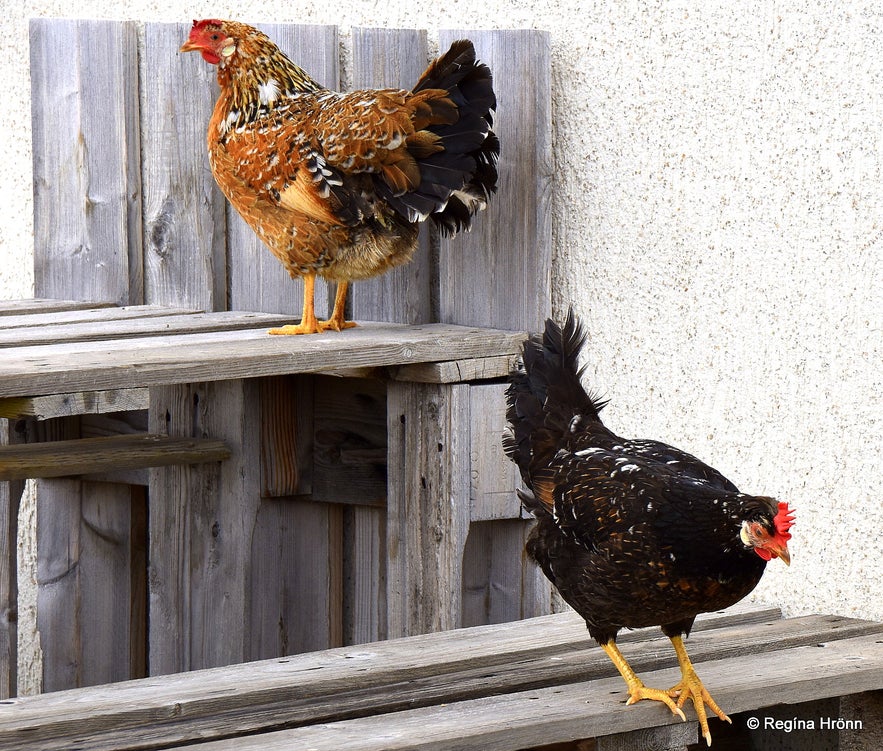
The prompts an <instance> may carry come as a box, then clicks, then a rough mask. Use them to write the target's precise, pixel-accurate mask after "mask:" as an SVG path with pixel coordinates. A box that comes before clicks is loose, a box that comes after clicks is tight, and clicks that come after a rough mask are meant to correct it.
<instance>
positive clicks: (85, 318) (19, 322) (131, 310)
mask: <svg viewBox="0 0 883 751" xmlns="http://www.w3.org/2000/svg"><path fill="white" fill-rule="evenodd" d="M198 312H200V311H197V310H194V309H187V308H169V307H167V306H163V305H122V306H104V307H89V308H80V309H78V310H73V311H69V312H68V311H65V312H63V313H59V312H58V311H46V312H43V311H34V312H29V313H22V314H18V315H6V316H4V317H3V319H2V320H0V331H2V332H4V333H6V330H7V329H14V328H23V327H40V328H47V329H48V330H47V333H46V337H45V340H46V341H51V340H52V338H53V336H54V334H55V333H56V331H57V327H60V326H67V325H70V324H74V323H92V322H96V323H97V322H101V321H131V320H132V319H134V318H151V317H155V316H170V315H186V314H188V313H198Z"/></svg>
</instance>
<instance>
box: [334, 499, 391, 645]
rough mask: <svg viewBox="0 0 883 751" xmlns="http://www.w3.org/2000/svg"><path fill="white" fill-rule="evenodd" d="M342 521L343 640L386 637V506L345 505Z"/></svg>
mask: <svg viewBox="0 0 883 751" xmlns="http://www.w3.org/2000/svg"><path fill="white" fill-rule="evenodd" d="M343 514H344V516H343V523H344V527H343V529H344V544H343V550H344V559H343V565H344V581H343V587H344V588H343V626H344V635H343V636H344V643H345V644H364V643H365V642H373V641H379V640H380V639H385V638H386V633H387V629H386V609H387V608H386V509H385V508H383V509H381V508H371V507H367V506H347V507H346V508H344V510H343Z"/></svg>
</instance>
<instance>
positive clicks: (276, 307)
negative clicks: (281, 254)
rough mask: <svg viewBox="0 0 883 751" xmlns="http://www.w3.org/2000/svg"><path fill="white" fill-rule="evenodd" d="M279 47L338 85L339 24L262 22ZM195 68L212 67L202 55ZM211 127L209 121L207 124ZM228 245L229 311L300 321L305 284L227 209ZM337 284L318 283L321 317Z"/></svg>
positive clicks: (319, 78) (324, 82) (318, 78)
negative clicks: (287, 269) (269, 314)
mask: <svg viewBox="0 0 883 751" xmlns="http://www.w3.org/2000/svg"><path fill="white" fill-rule="evenodd" d="M255 25H256V26H257V27H258V28H259V29H261V31H263V32H264V33H265V34H267V35H268V36H269V37H270V38H271V39H272V40H273V41H274V42H275V43H276V44H277V46H278V47H279V48H280V49H281V50H282V51H283V52H285V53H286V54H287V55H288V56H289V57H290V58H291V59H292V60H293V61H294V62H295V63H296V64H297V65H299V66H300V67H302V68H303V69H304V70H306V71H307V73H309V74H310V76H311V77H312V78H314V79H315V80H316V81H318V82H319V83H320V84H322V85H323V86H327V87H328V88H331V89H337V88H338V85H339V78H340V72H339V63H338V51H339V48H338V32H337V27H336V26H318V25H308V24H281V23H263V22H262V23H257V24H255ZM190 57H193V58H194V60H193V62H194V64H199V65H201V66H202V67H209V66H207V65H206V64H205V63H204V62H203V61H202V60H200V59H199V57H198V56H197V55H191V56H190ZM202 125H203V127H207V126H208V118H207V117H206V118H205V121H204V122H203V123H202ZM226 210H227V227H228V230H227V231H228V237H227V246H228V253H229V266H230V273H229V276H230V309H231V310H259V311H265V312H268V313H285V314H287V316H288V321H287V322H288V323H291V322H292V321H294V320H295V319H298V318H300V312H301V308H302V305H303V284H302V283H301V282H300V281H299V280H293V279H292V278H291V277H290V276H289V275H288V273H287V272H286V271H285V269H283V268H282V264H281V263H279V261H277V260H276V258H275V257H274V256H273V255H272V254H271V253H270V251H269V250H268V249H267V247H266V246H265V245H264V244H263V243H262V242H261V241H260V240H259V239H258V237H257V235H255V233H254V231H253V230H252V229H251V228H250V227H249V226H248V225H247V224H246V223H245V222H244V221H243V220H242V218H241V217H240V216H239V215H238V214H237V213H236V211H235V210H234V209H233V208H232V207H231V206H229V205H228V206H227V208H226ZM333 295H334V285H326V284H325V282H324V281H323V280H322V279H319V280H317V282H316V295H315V301H316V315H318V316H320V317H325V316H327V315H328V314H329V313H330V311H331V303H332V301H333Z"/></svg>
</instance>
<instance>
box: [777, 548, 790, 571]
mask: <svg viewBox="0 0 883 751" xmlns="http://www.w3.org/2000/svg"><path fill="white" fill-rule="evenodd" d="M773 552H774V553H775V555H776V556H778V557H779V558H781V559H782V562H783V563H784V564H785V565H786V566H790V565H791V553H789V552H788V546H787V545H783V546H782V547H781V548H776V549H775V550H774V551H773Z"/></svg>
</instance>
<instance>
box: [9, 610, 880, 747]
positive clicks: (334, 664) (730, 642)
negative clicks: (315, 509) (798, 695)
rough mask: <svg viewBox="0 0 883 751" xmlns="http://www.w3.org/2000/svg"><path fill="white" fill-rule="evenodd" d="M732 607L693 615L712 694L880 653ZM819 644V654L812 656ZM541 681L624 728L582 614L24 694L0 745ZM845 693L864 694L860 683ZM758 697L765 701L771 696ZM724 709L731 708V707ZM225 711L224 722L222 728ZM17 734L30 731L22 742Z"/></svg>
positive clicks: (633, 637)
mask: <svg viewBox="0 0 883 751" xmlns="http://www.w3.org/2000/svg"><path fill="white" fill-rule="evenodd" d="M736 611H737V613H736V614H732V613H727V612H725V613H724V614H723V615H721V614H709V615H707V616H701V617H700V619H699V620H697V624H696V630H695V632H694V634H693V636H691V638H690V640H689V641H688V649H689V651H690V655H691V657H693V660H694V662H695V663H696V664H697V665H699V664H700V663H701V665H700V667H699V673H700V675H702V677H703V678H704V679H705V681H706V684H707V685H708V686H709V688H710V690H711V692H712V694H713V695H715V696H716V697H717V698H718V699H721V697H722V694H721V691H722V690H724V689H723V687H724V686H725V682H724V681H723V680H721V679H720V678H719V677H718V675H717V673H716V672H715V669H714V668H710V667H709V666H710V665H714V664H715V663H717V664H723V665H727V664H731V661H734V660H738V659H741V658H742V657H743V656H746V657H748V659H751V660H756V662H755V663H754V665H755V669H756V670H757V673H758V675H759V676H763V677H766V678H770V677H771V674H772V673H777V672H778V670H770V669H769V665H771V664H774V665H776V666H777V667H778V665H779V664H780V663H779V657H780V655H787V654H788V651H789V650H792V649H794V650H796V649H806V650H807V651H806V652H805V653H803V655H802V659H803V660H804V661H805V662H806V664H811V663H813V662H814V657H813V655H815V654H819V655H822V654H824V653H825V649H827V647H830V646H833V645H837V644H838V643H841V644H842V643H846V642H848V641H851V640H854V639H862V640H863V641H862V644H863V648H864V647H865V646H866V645H869V646H870V649H871V650H872V651H873V650H875V649H876V650H877V651H876V654H877V655H878V658H877V659H878V660H879V659H880V658H881V657H883V655H881V654H880V650H881V649H883V648H881V646H880V644H879V642H880V639H881V629H883V626H881V624H874V623H870V622H867V621H853V620H850V619H845V618H838V617H835V616H808V617H804V618H798V619H789V620H776V619H774V620H772V621H770V620H766V619H761V620H757V616H763V615H764V613H763V612H757V613H754V614H751V613H749V614H748V616H747V617H746V615H745V610H744V609H743V608H736ZM766 615H770V611H766ZM740 620H741V621H742V622H741V623H740V622H739V621H740ZM727 624H729V625H727ZM863 635H869V636H867V637H864V636H863ZM622 636H623V639H622V641H623V644H624V651H625V653H626V656H627V657H628V658H629V660H630V661H631V663H632V665H633V666H634V667H635V669H636V670H637V671H638V672H639V674H640V675H641V676H642V677H646V676H647V675H648V674H649V671H652V670H660V669H663V670H666V677H665V678H664V679H663V680H662V681H660V683H663V684H664V685H666V686H668V685H671V684H672V683H673V682H674V678H675V676H676V675H677V667H676V661H675V658H674V654H673V651H672V650H671V646H670V644H669V643H668V640H667V639H665V637H663V636H661V634H660V632H659V630H658V629H643V630H638V631H635V632H625V633H623V634H622ZM651 637H652V638H651ZM838 640H844V641H838ZM818 644H826V645H827V647H826V648H825V649H821V648H820V647H818V646H816V645H818ZM814 650H818V653H816V652H814ZM771 653H775V656H772V655H771ZM864 654H865V655H868V654H869V653H868V652H864ZM709 661H714V662H709ZM757 666H764V667H757ZM860 668H861V663H858V664H856V663H854V662H853V661H848V662H847V663H842V664H841V668H840V670H841V673H842V674H844V675H847V676H848V674H849V673H851V672H853V671H856V670H858V669H860ZM792 677H793V676H792ZM607 678H610V680H609V681H607V680H606V679H607ZM652 679H653V675H652V674H649V680H652ZM878 680H879V678H878ZM583 681H592V683H582V682H583ZM595 681H602V682H603V683H601V684H599V683H595ZM648 685H652V684H650V683H648ZM877 685H878V686H879V685H883V684H880V683H878V684H877ZM608 686H609V688H608ZM546 687H549V688H548V690H549V691H550V692H556V691H557V692H562V693H567V694H573V695H576V696H578V697H579V702H580V703H581V705H582V707H583V709H584V710H585V707H586V704H585V701H586V698H587V697H588V696H592V697H595V696H598V697H600V696H604V695H607V694H608V691H613V692H615V701H614V703H613V704H612V705H611V708H610V709H611V710H612V716H614V717H615V718H616V721H617V722H629V720H628V713H629V712H632V711H633V709H632V708H626V707H624V706H623V705H622V703H621V702H622V696H623V694H624V691H625V686H624V684H623V682H622V679H621V678H620V677H619V676H618V674H617V673H616V671H615V668H614V667H613V666H612V664H611V663H610V661H609V660H608V659H607V657H606V655H604V653H603V652H602V651H601V650H600V649H597V648H594V647H590V640H589V639H588V636H587V635H586V634H585V629H584V627H583V626H582V625H581V622H580V619H579V618H577V617H575V616H573V614H562V615H559V616H547V617H544V618H539V619H530V620H528V621H523V622H520V623H505V624H500V625H497V626H492V627H490V626H483V627H478V628H474V629H465V630H461V631H455V632H446V633H440V634H431V635H425V636H420V637H412V638H409V639H405V640H393V641H390V642H382V643H376V644H371V645H364V646H362V647H359V648H341V649H334V650H330V651H327V652H321V653H310V654H305V655H300V656H293V657H290V658H286V659H284V660H267V661H261V662H256V663H251V664H248V665H236V666H231V667H227V668H219V669H215V670H211V671H200V672H194V673H189V674H181V675H175V676H168V677H166V678H164V679H163V680H162V681H157V680H152V681H141V682H134V683H124V684H118V685H116V686H113V687H107V688H106V689H95V690H93V691H91V692H83V691H77V692H66V693H64V694H56V695H54V696H52V695H48V696H42V697H30V698H23V699H19V700H16V701H15V702H14V703H13V705H12V706H11V708H10V710H9V711H8V712H6V711H5V710H3V708H0V744H2V745H3V746H4V748H9V749H10V750H13V749H22V750H23V749H24V748H32V747H33V745H32V746H27V744H28V743H31V744H38V745H39V746H40V748H42V749H45V750H46V751H51V750H52V749H56V748H63V747H65V746H64V745H63V744H65V743H68V744H72V743H74V742H75V741H76V739H78V738H81V739H82V738H88V739H89V743H88V745H89V748H90V749H95V750H96V751H103V750H104V749H118V748H145V747H150V746H152V745H159V746H161V745H164V744H169V743H173V742H177V743H182V742H183V741H185V740H194V739H200V738H202V739H207V738H213V737H215V738H216V737H219V736H223V735H225V734H230V733H255V732H259V731H261V730H263V731H266V730H269V729H273V728H274V727H279V726H281V725H283V724H289V723H290V724H293V725H311V724H319V723H327V722H334V721H339V720H342V719H345V718H348V717H354V716H359V715H364V714H375V713H391V712H397V711H401V710H405V709H409V708H413V707H428V706H431V705H440V704H447V703H451V702H462V701H464V700H472V699H480V698H481V697H489V696H494V695H496V694H503V693H507V694H510V695H511V694H513V693H515V692H526V691H536V690H546ZM824 690H825V689H821V691H824ZM834 690H836V688H835V689H834ZM854 690H856V691H860V690H864V689H862V687H861V685H859V684H858V683H857V684H856V688H855V689H854ZM849 692H850V690H848V691H847V693H849ZM763 700H764V701H766V702H767V703H774V701H773V702H770V695H767V696H766V697H763ZM638 706H639V707H640V706H648V707H650V708H651V709H655V710H659V711H657V712H653V711H651V712H650V713H649V715H642V718H641V719H640V720H639V722H638V724H637V726H638V727H640V726H644V725H652V724H653V722H652V721H651V722H648V721H647V719H648V717H651V718H654V720H659V719H662V720H663V722H665V721H667V719H668V717H669V715H668V713H667V712H663V711H661V710H660V709H659V707H658V706H656V707H655V708H654V707H652V705H651V704H650V703H649V702H648V703H642V704H640V705H638ZM755 706H763V704H756V705H755ZM726 708H727V709H732V710H734V711H738V707H736V706H728V707H726ZM620 713H625V715H626V716H625V717H620V716H619V714H620ZM222 717H226V718H228V719H229V722H222V721H221V720H220V718H222ZM390 717H394V715H390V714H387V715H386V718H387V720H388V719H389V718H390ZM510 719H511V718H510ZM24 728H30V732H28V733H27V734H26V735H23V733H22V731H23V729H24ZM622 729H627V728H622ZM133 731H134V732H133ZM418 735H419V737H423V736H424V735H426V733H423V734H418ZM239 740H240V741H241V742H243V743H245V740H244V739H239ZM23 744H24V745H23ZM294 746H295V747H300V744H294ZM479 747H480V746H479ZM341 748H348V747H347V746H341Z"/></svg>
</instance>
